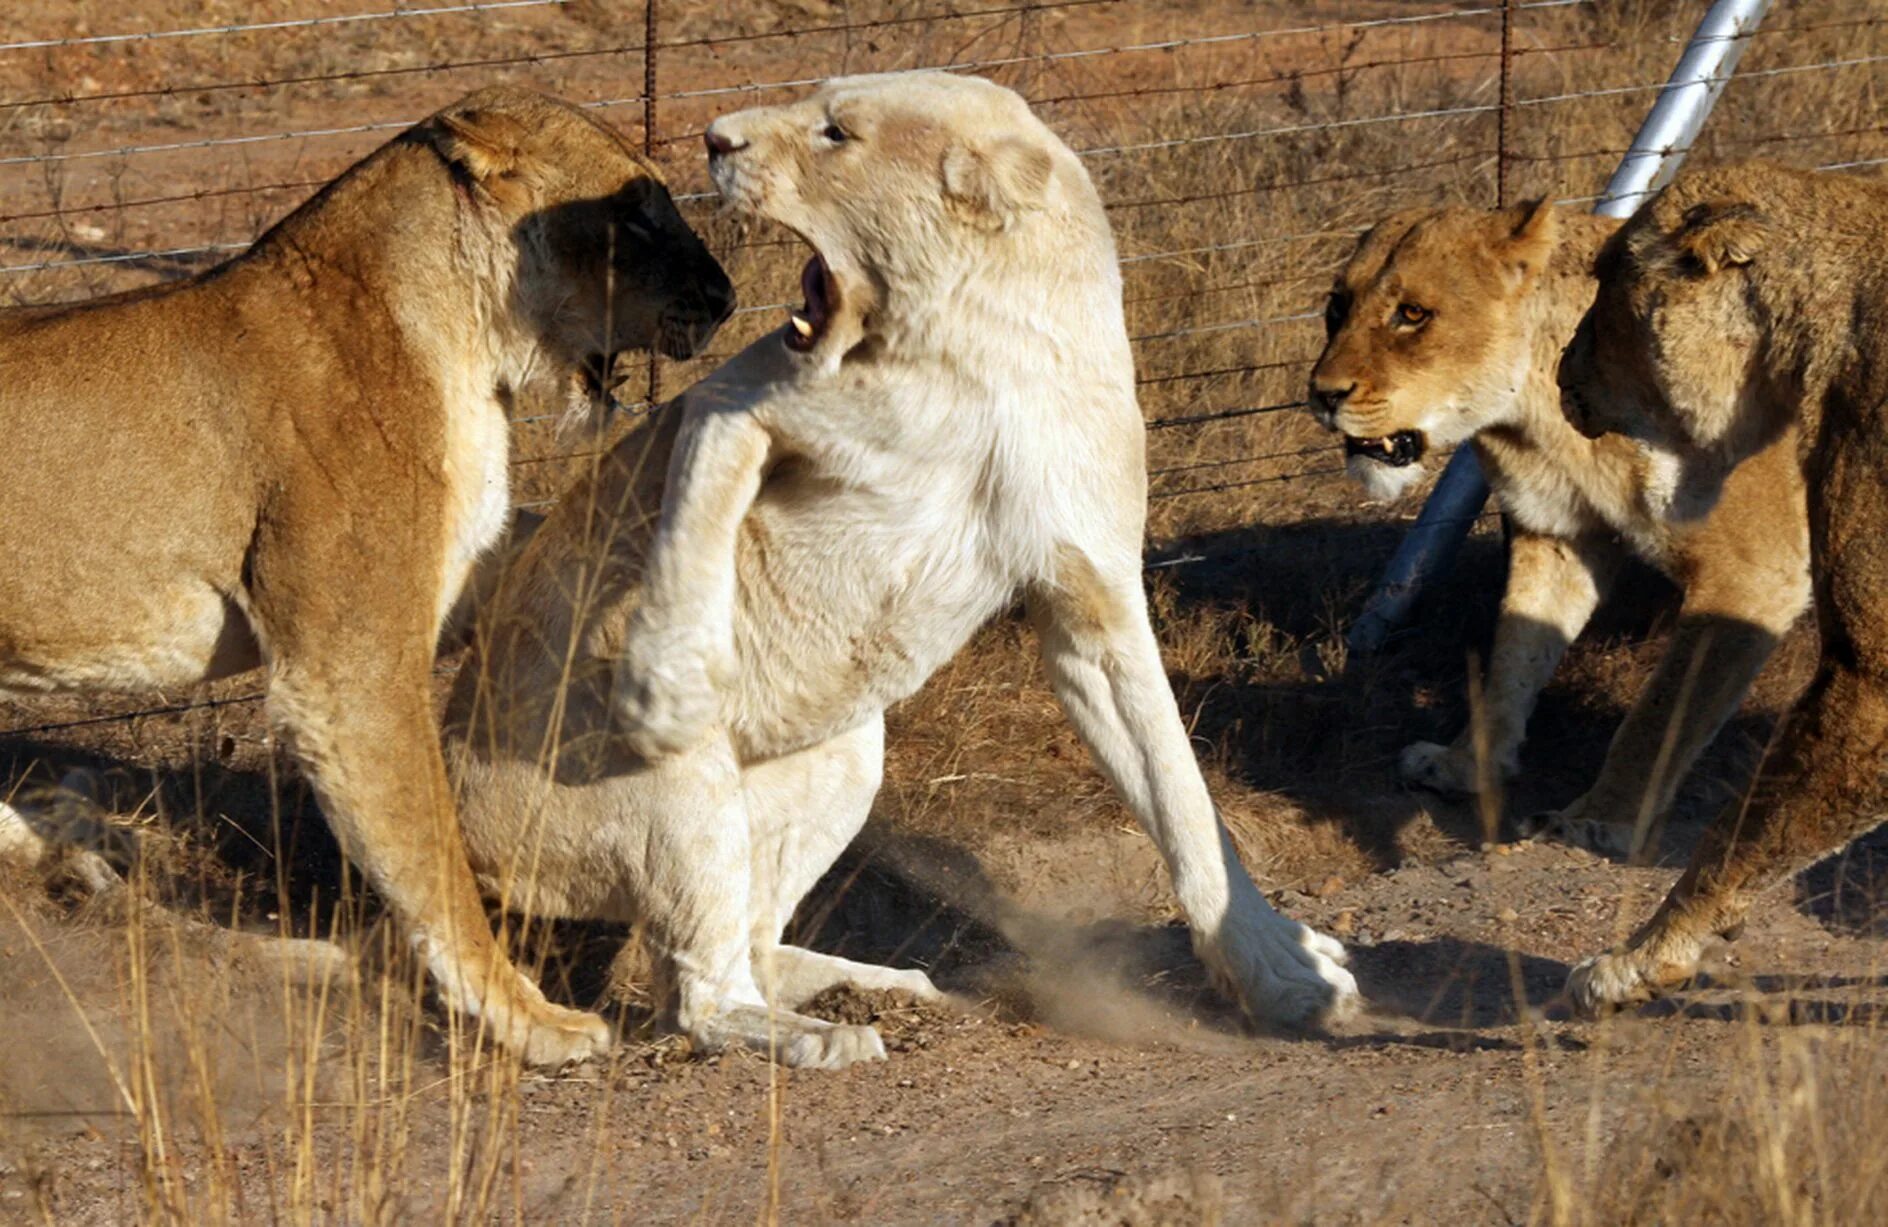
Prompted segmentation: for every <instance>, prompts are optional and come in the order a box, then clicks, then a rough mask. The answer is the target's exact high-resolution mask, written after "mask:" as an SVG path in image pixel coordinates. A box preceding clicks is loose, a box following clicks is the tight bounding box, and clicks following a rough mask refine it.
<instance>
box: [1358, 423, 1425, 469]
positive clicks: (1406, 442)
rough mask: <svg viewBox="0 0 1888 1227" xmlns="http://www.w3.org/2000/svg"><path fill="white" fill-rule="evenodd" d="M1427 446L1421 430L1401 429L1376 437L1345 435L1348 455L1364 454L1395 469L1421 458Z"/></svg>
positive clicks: (1363, 455) (1404, 466) (1369, 458)
mask: <svg viewBox="0 0 1888 1227" xmlns="http://www.w3.org/2000/svg"><path fill="white" fill-rule="evenodd" d="M1427 446H1428V445H1427V444H1426V443H1425V442H1424V440H1423V436H1422V432H1421V431H1419V430H1399V431H1397V432H1396V433H1395V434H1393V435H1382V436H1380V437H1378V438H1375V439H1360V438H1358V437H1357V436H1356V435H1345V436H1344V454H1345V455H1346V456H1362V457H1364V458H1365V459H1366V460H1374V461H1376V462H1377V463H1379V464H1387V465H1389V466H1390V467H1391V468H1393V469H1401V468H1406V467H1408V466H1409V465H1412V464H1415V463H1416V462H1417V461H1418V460H1421V459H1422V458H1423V452H1424V451H1425V450H1427Z"/></svg>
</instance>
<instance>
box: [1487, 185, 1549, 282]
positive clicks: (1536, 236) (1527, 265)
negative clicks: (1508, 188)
mask: <svg viewBox="0 0 1888 1227" xmlns="http://www.w3.org/2000/svg"><path fill="white" fill-rule="evenodd" d="M1501 217H1502V222H1503V224H1504V225H1505V226H1506V227H1507V237H1506V239H1505V240H1504V241H1503V244H1502V247H1503V251H1502V255H1503V256H1504V258H1505V262H1506V266H1507V272H1508V276H1509V278H1510V279H1511V281H1512V283H1513V284H1514V285H1515V286H1517V287H1518V286H1520V285H1522V284H1524V283H1525V282H1527V281H1528V280H1529V279H1530V278H1532V277H1535V276H1538V275H1539V274H1540V271H1541V270H1542V269H1544V268H1546V267H1547V262H1548V261H1549V260H1551V259H1553V255H1554V247H1555V245H1556V244H1557V243H1559V241H1560V214H1559V213H1558V212H1557V211H1556V210H1555V209H1554V204H1553V202H1552V201H1551V200H1546V199H1541V200H1536V201H1533V202H1531V203H1528V204H1519V205H1516V206H1514V207H1513V208H1512V209H1509V210H1507V211H1506V212H1505V213H1503V214H1502V215H1501Z"/></svg>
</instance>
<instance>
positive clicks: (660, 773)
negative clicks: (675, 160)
mask: <svg viewBox="0 0 1888 1227" xmlns="http://www.w3.org/2000/svg"><path fill="white" fill-rule="evenodd" d="M835 131H836V132H837V133H838V136H837V137H835V136H834V132H835ZM710 141H711V144H716V145H720V146H721V147H722V148H723V150H724V151H723V152H722V153H721V154H720V155H719V156H717V157H716V158H715V159H714V161H713V163H712V169H713V173H714V177H715V181H716V183H717V185H718V186H719V188H720V189H721V191H722V193H723V195H724V196H725V197H726V198H727V199H728V201H729V202H730V204H731V205H732V206H733V207H735V208H737V209H740V210H743V211H746V212H748V213H750V214H753V215H757V216H760V217H763V218H768V219H771V220H773V221H775V222H778V223H781V224H783V225H785V226H787V227H788V228H790V229H792V230H793V231H795V232H796V233H798V234H799V235H800V236H801V237H802V238H804V239H805V240H806V241H807V242H808V243H809V244H810V245H811V246H812V247H813V248H814V249H815V251H817V252H818V253H819V254H820V256H821V257H822V258H823V259H824V261H825V265H826V267H827V268H828V269H829V270H830V272H831V274H832V279H833V281H834V283H835V284H836V287H837V300H836V305H835V313H834V315H833V318H832V319H831V321H830V322H829V323H828V325H827V327H826V329H825V331H824V332H823V333H822V334H820V336H819V338H818V340H817V343H816V344H815V345H814V346H813V347H812V348H811V350H810V351H808V352H804V353H800V352H795V351H793V350H791V349H789V348H788V347H787V346H786V345H785V343H784V339H785V337H786V336H787V335H788V333H787V331H786V330H782V332H780V333H776V334H774V335H772V336H768V337H765V338H763V339H761V340H760V341H758V342H756V343H755V344H754V345H753V346H751V347H749V348H748V349H747V350H746V351H745V352H744V353H742V354H741V355H739V356H738V357H736V358H735V359H733V360H732V361H731V362H729V363H728V364H727V365H726V366H724V367H722V368H721V369H720V370H719V371H717V372H715V373H714V374H713V375H712V376H710V377H709V378H708V379H706V380H704V381H703V382H702V383H701V384H699V385H697V386H696V387H695V388H693V389H691V390H690V391H689V392H688V394H687V395H686V396H685V397H684V398H683V400H682V401H681V402H680V403H679V404H678V405H676V406H674V407H672V408H670V409H669V410H668V411H666V413H665V414H664V420H663V421H662V422H661V423H659V424H658V425H657V426H655V427H654V428H652V430H651V431H649V432H647V433H645V434H642V435H638V436H634V437H631V438H629V439H627V440H625V441H624V442H623V443H622V444H621V445H619V446H618V447H617V448H616V449H615V450H614V451H613V452H612V453H611V455H610V456H609V457H608V458H607V459H606V460H605V461H604V462H603V463H602V464H601V465H600V466H599V469H598V471H597V473H596V474H595V476H594V477H593V478H591V479H588V480H585V481H583V482H581V483H579V484H578V485H577V486H576V487H575V488H573V489H572V490H571V491H570V492H568V493H567V494H566V495H565V496H564V497H563V499H562V500H561V502H560V503H559V505H558V506H557V508H556V509H555V511H554V512H553V513H552V515H551V518H550V519H549V521H548V522H547V523H546V524H545V526H544V527H543V529H542V530H540V532H539V533H538V535H537V537H536V538H535V539H534V540H533V542H532V543H531V545H530V546H529V547H528V548H527V549H526V550H525V552H524V554H523V556H522V557H521V559H520V562H519V564H518V565H517V566H516V567H515V568H513V570H512V571H511V573H510V574H509V575H508V576H507V577H506V579H505V580H504V581H503V582H501V584H500V586H499V591H498V595H497V597H496V599H495V601H494V603H493V606H492V607H491V609H490V610H489V611H488V614H487V617H486V619H485V624H486V625H487V626H488V627H489V628H490V630H489V631H488V632H487V633H486V634H485V635H484V636H483V646H482V647H481V649H480V654H479V657H478V660H477V662H476V664H475V666H474V667H468V671H467V674H466V676H465V679H464V680H463V681H462V682H461V685H460V687H459V691H458V693H457V694H456V695H455V698H454V703H453V713H454V721H455V723H456V724H457V725H458V727H459V730H460V731H458V732H456V733H454V734H453V737H454V739H455V740H454V745H455V749H454V754H455V757H456V760H457V761H458V762H459V764H460V768H459V769H460V772H461V776H462V779H463V780H464V782H465V796H466V815H467V838H468V842H469V844H470V846H471V848H472V850H473V855H474V859H475V861H476V862H477V864H478V865H479V866H480V872H481V873H482V874H483V875H485V877H486V879H487V881H488V882H489V883H491V884H492V885H493V886H494V887H495V888H497V889H500V890H503V891H506V892H508V893H509V895H510V896H511V897H512V898H514V899H518V900H521V901H523V902H524V904H525V905H526V906H528V907H530V908H532V909H534V910H547V911H555V912H560V913H563V914H577V915H604V916H618V917H631V916H633V917H636V918H638V919H640V920H641V921H642V922H644V924H645V925H646V926H647V928H648V931H649V933H650V935H651V937H652V938H653V940H654V943H655V945H656V948H657V951H658V952H659V954H660V955H661V956H662V957H663V961H664V962H665V963H666V964H667V965H668V966H669V967H670V969H671V974H672V975H673V977H674V980H675V985H674V992H673V995H672V1000H671V1007H672V1009H673V1011H674V1021H675V1022H676V1023H677V1024H678V1025H680V1026H681V1027H682V1028H684V1029H685V1030H687V1031H688V1032H689V1033H690V1034H691V1035H692V1036H694V1037H695V1039H696V1040H697V1041H698V1042H701V1043H705V1044H708V1045H710V1046H720V1045H725V1044H731V1043H741V1044H746V1045H749V1046H752V1047H755V1048H760V1049H768V1048H772V1049H773V1050H775V1051H777V1052H778V1053H779V1054H780V1055H781V1057H782V1058H783V1059H785V1060H787V1061H790V1062H793V1063H798V1064H811V1065H827V1066H832V1065H843V1064H846V1063H848V1062H851V1061H855V1060H859V1059H865V1058H870V1057H874V1056H878V1055H880V1054H881V1053H882V1051H883V1050H882V1048H881V1047H880V1045H879V1042H878V1039H877V1036H876V1035H874V1034H872V1033H871V1032H870V1030H869V1029H868V1028H856V1027H854V1028H844V1027H832V1026H829V1025H827V1024H823V1023H819V1022H817V1021H815V1020H812V1019H808V1018H804V1017H801V1016H798V1015H795V1014H792V1013H791V1012H790V1011H791V1008H792V1007H793V1006H794V1005H796V1004H797V1003H798V1002H799V1001H800V1000H803V999H804V998H805V997H807V996H810V995H812V993H814V992H817V991H818V990H819V989H820V988H822V987H824V986H825V985H827V984H831V983H833V982H835V981H851V982H854V983H862V984H865V985H868V986H888V987H907V988H910V989H912V990H913V991H917V992H920V993H929V992H931V991H933V990H931V989H930V987H929V981H928V980H926V979H925V978H924V977H923V976H922V974H921V973H916V972H892V971H889V970H887V969H884V968H870V967H861V966H859V965H857V964H847V963H843V962H842V961H839V960H834V959H829V958H826V957H825V956H821V955H816V954H813V953H812V952H809V951H804V950H799V949H796V948H793V947H790V946H785V945H783V944H781V941H780V937H781V931H782V928H783V926H784V925H785V924H786V922H787V920H788V918H789V917H790V916H791V914H792V911H793V908H794V905H795V904H796V903H797V902H798V901H799V899H800V897H801V896H802V895H803V894H804V893H805V891H806V890H807V889H808V887H810V886H811V885H812V883H813V882H814V881H815V880H816V879H817V878H818V876H819V875H820V873H821V872H823V871H824V870H825V869H826V868H827V867H828V866H829V865H830V864H831V863H832V861H833V859H834V858H835V857H836V856H837V855H838V853H839V852H840V850H841V849H842V848H843V847H844V846H845V844H846V843H847V842H848V841H849V840H850V839H851V838H852V836H853V834H854V833H855V832H856V831H857V830H858V829H859V826H860V825H861V824H862V823H863V822H864V821H865V818H866V815H867V812H868V811H869V809H870V807H871V803H872V797H873V794H874V792H875V791H876V789H877V786H878V781H879V773H880V755H881V738H882V733H881V728H882V713H883V711H884V709H885V708H886V706H888V705H889V704H891V703H894V702H896V701H898V700H899V699H901V698H904V697H905V696H907V695H909V694H911V693H912V692H913V691H914V690H916V689H917V688H918V686H920V685H921V684H922V683H923V682H924V680H925V679H926V678H927V677H928V676H929V675H930V674H931V673H932V671H933V670H935V669H936V668H937V667H938V666H939V665H941V664H942V663H944V662H945V661H946V660H948V659H949V658H950V657H951V656H952V655H953V654H954V653H955V652H956V651H957V650H958V649H959V648H960V647H961V646H962V645H963V644H964V642H965V641H966V640H967V639H968V638H969V636H970V635H971V634H972V632H973V631H974V630H975V629H976V628H977V627H978V626H979V625H981V624H982V623H983V622H985V621H986V620H988V619H989V618H990V617H992V616H993V615H995V614H997V613H998V612H1000V611H1001V610H1002V609H1004V608H1005V607H1006V606H1008V605H1009V604H1010V602H1011V601H1013V600H1014V599H1015V597H1016V596H1017V595H1018V594H1019V593H1020V594H1023V595H1024V596H1025V597H1026V599H1027V601H1028V604H1029V608H1030V611H1031V615H1032V617H1033V619H1034V620H1035V623H1036V625H1037V626H1038V628H1039V630H1040V632H1041V636H1042V643H1043V649H1044V653H1045V656H1046V657H1047V660H1048V664H1049V671H1050V674H1051V677H1052V679H1053V681H1054V685H1055V688H1056V691H1057V693H1058V695H1059V697H1060V698H1061V700H1062V702H1063V704H1064V706H1065V708H1066V709H1067V710H1068V712H1069V714H1070V716H1071V717H1072V718H1073V720H1074V722H1075V724H1076V726H1077V728H1078V729H1079V730H1080V732H1081V734H1082V735H1083V737H1084V738H1085V739H1086V741H1087V743H1088V744H1089V746H1090V748H1091V749H1092V750H1093V752H1094V753H1095V756H1096V757H1097V759H1098V760H1099V761H1100V763H1101V766H1102V768H1103V770H1104V771H1105V772H1106V773H1107V774H1108V775H1109V777H1110V778H1111V779H1112V780H1113V782H1114V783H1115V785H1116V787H1118V788H1119V789H1120V790H1121V792H1122V793H1123V794H1124V796H1125V797H1126V799H1127V801H1128V803H1129V804H1130V806H1131V807H1132V808H1133V809H1134V811H1135V812H1136V814H1138V815H1139V816H1140V818H1141V820H1142V822H1143V823H1144V824H1145V825H1146V827H1147V829H1148V831H1149V833H1150V834H1151V835H1152V836H1153V838H1154V840H1155V842H1156V843H1157V844H1158V845H1159V847H1160V849H1161V851H1162V853H1163V854H1164V855H1165V857H1166V859H1167V863H1168V865H1169V867H1170V868H1171V869H1172V871H1173V876H1174V884H1175V890H1176V893H1177V895H1178V897H1179V900H1180V903H1181V905H1182V907H1183V908H1184V909H1185V910H1186V913H1187V916H1188V918H1189V920H1190V921H1191V922H1192V925H1193V930H1194V933H1195V936H1196V941H1197V945H1198V948H1199V950H1200V951H1201V953H1202V955H1203V956H1204V957H1205V959H1206V961H1207V962H1208V964H1209V965H1210V966H1211V967H1212V968H1213V969H1214V971H1215V972H1216V973H1218V974H1219V975H1220V976H1221V977H1222V979H1223V980H1224V981H1225V982H1226V983H1227V984H1228V985H1229V987H1230V988H1231V989H1232V990H1233V992H1234V993H1235V994H1236V996H1237V997H1238V999H1239V1000H1240V1001H1241V1002H1242V1003H1243V1004H1244V1005H1245V1006H1246V1007H1247V1008H1248V1009H1249V1010H1251V1011H1252V1012H1253V1013H1254V1014H1257V1015H1261V1016H1265V1017H1272V1018H1283V1019H1288V1020H1293V1021H1309V1020H1315V1019H1320V1018H1325V1017H1330V1016H1335V1015H1339V1014H1342V1013H1344V1012H1346V1011H1347V1010H1349V1009H1350V1008H1351V1007H1352V1006H1353V1004H1354V1002H1355V999H1356V988H1355V984H1354V982H1353V981H1352V979H1351V977H1350V975H1349V973H1348V972H1346V971H1345V970H1344V968H1343V967H1342V966H1341V960H1342V957H1343V951H1342V947H1340V946H1339V945H1338V944H1337V943H1336V942H1333V941H1331V940H1330V939H1328V938H1324V937H1321V936H1319V935H1317V934H1315V933H1312V932H1311V931H1309V930H1307V929H1305V928H1303V927H1302V926H1299V925H1296V924H1293V923H1292V922H1290V921H1287V920H1285V919H1283V918H1282V917H1280V916H1278V915H1277V914H1276V913H1275V912H1273V911H1272V909H1271V908H1270V907H1269V906H1268V905H1267V904H1266V902H1265V899H1264V897H1263V896H1262V895H1261V894H1260V893H1259V891H1258V889H1257V888H1256V887H1255V886H1254V885H1253V883H1252V881H1251V879H1250V878H1249V877H1248V876H1247V874H1246V872H1245V870H1244V868H1243V867H1242V866H1241V865H1240V864H1239V861H1238V859H1237V856H1236V854H1235V853H1234V851H1233V849H1232V844H1231V841H1230V839H1229V838H1228V837H1227V835H1226V833H1225V831H1224V830H1223V829H1222V827H1221V826H1220V824H1219V823H1218V821H1217V818H1216V815H1215V814H1214V811H1213V806H1212V802H1211V800H1210V798H1209V797H1208V795H1207V791H1206V786H1205V783H1204V781H1203V780H1202V778H1201V776H1200V773H1199V769H1198V766H1197V764H1196V763H1195V761H1194V758H1193V754H1192V750H1191V747H1190V746H1189V744H1188V741H1187V736H1186V731H1185V729H1184V727H1183V726H1182V724H1181V722H1180V717H1179V712H1178V710H1177V708H1176V705H1175V703H1174V698H1173V694H1172V691H1171V690H1170V689H1169V687H1168V684H1167V680H1166V676H1165V674H1164V672H1163V670H1162V667H1161V662H1160V655H1159V649H1158V646H1157V644H1156V643H1155V640H1154V636H1153V633H1152V630H1151V628H1150V627H1149V624H1148V618H1147V609H1146V602H1145V596H1144V593H1143V589H1142V576H1141V539H1142V527H1143V519H1144V515H1145V504H1146V471H1145V457H1144V433H1143V426H1142V419H1141V416H1140V412H1139V409H1138V407H1137V405H1136V402H1135V396H1134V372H1133V364H1132V358H1131V354H1130V351H1129V346H1128V338H1127V331H1126V328H1125V326H1124V321H1123V316H1122V307H1121V282H1120V274H1119V270H1118V267H1117V264H1116V256H1115V249H1114V242H1113V238H1112V235H1111V233H1110V230H1109V227H1108V222H1107V218H1106V215H1105V213H1104V212H1103V210H1102V207H1101V203H1100V201H1099V199H1098V198H1097V196H1096V194H1095V190H1094V187H1093V185H1092V184H1091V183H1090V181H1089V178H1088V175H1087V173H1086V172H1085V171H1084V170H1083V168H1082V166H1081V164H1080V162H1079V161H1078V160H1077V158H1076V157H1075V155H1074V154H1073V153H1071V152H1070V151H1069V149H1068V148H1067V146H1065V145H1064V144H1063V143H1062V142H1061V141H1059V140H1058V139H1056V138H1055V137H1054V136H1053V135H1052V134H1051V133H1050V132H1049V131H1048V129H1047V128H1045V127H1044V126H1043V125H1042V124H1041V123H1040V122H1039V121H1038V120H1037V119H1036V118H1035V117H1034V116H1033V115H1031V114H1030V112H1029V110H1028V108H1027V106H1026V105H1025V104H1024V103H1023V101H1022V100H1021V99H1020V98H1018V97H1017V96H1016V95H1015V94H1013V93H1011V92H1010V91H1008V90H1004V89H1001V88H999V87H997V86H994V85H991V84H990V83H988V82H984V81H979V80H976V79H972V78H961V77H951V76H942V75H938V74H915V75H894V76H884V77H866V78H853V79H847V80H839V81H835V82H832V83H830V84H829V85H827V86H826V87H824V88H823V89H821V90H820V91H819V92H818V93H816V94H815V95H813V96H812V97H811V98H809V99H807V100H805V101H802V102H799V103H795V104H792V105H788V106H780V107H767V108H759V109H755V110H750V111H744V112H741V113H739V114H736V115H731V116H727V117H724V118H722V119H720V120H717V121H716V122H715V123H714V125H713V126H712V127H711V129H710ZM671 452H672V454H669V453H671ZM665 462H666V472H667V478H666V488H665V489H662V491H661V494H660V514H659V520H658V518H657V510H658V506H657V498H658V489H659V485H658V483H659V482H660V481H661V480H662V473H663V466H664V464H665ZM474 669H476V672H475V671H474ZM769 1007H773V1008H772V1009H769Z"/></svg>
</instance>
